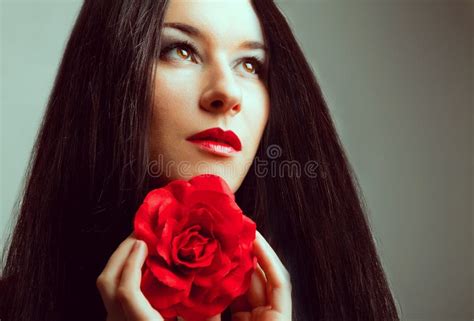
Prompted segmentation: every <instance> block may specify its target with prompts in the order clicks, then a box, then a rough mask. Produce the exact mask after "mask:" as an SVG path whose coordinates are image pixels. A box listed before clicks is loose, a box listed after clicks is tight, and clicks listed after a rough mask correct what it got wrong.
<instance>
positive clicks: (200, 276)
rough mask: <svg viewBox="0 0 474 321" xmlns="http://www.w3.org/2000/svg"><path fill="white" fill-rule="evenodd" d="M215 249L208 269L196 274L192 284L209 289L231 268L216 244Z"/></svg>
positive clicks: (230, 264) (230, 263)
mask: <svg viewBox="0 0 474 321" xmlns="http://www.w3.org/2000/svg"><path fill="white" fill-rule="evenodd" d="M216 244H217V249H216V251H215V254H214V259H213V261H212V263H211V264H210V265H209V267H208V268H205V269H203V270H200V271H199V272H196V274H195V275H194V281H193V282H194V284H196V285H198V286H201V287H211V286H214V285H215V284H217V282H219V280H221V279H222V278H223V277H225V276H226V275H227V273H229V271H230V270H231V268H232V262H231V261H230V259H229V258H228V257H227V256H226V255H224V254H223V253H222V251H221V249H220V245H219V243H217V242H216Z"/></svg>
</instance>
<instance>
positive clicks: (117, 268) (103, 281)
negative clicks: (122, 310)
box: [96, 236, 134, 311]
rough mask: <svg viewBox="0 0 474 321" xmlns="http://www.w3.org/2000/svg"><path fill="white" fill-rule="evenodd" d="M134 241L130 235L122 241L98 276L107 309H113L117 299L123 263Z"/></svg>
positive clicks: (97, 283)
mask: <svg viewBox="0 0 474 321" xmlns="http://www.w3.org/2000/svg"><path fill="white" fill-rule="evenodd" d="M133 242H134V239H133V238H131V237H130V236H129V237H127V238H126V239H125V240H124V241H122V243H120V245H119V246H118V248H117V249H116V250H115V251H114V253H113V254H112V256H111V257H110V258H109V260H108V261H107V264H106V265H105V268H104V269H103V270H102V272H101V273H100V275H99V276H98V277H97V281H96V285H97V288H98V290H99V292H100V293H101V296H102V300H103V301H104V305H105V306H106V308H107V311H111V307H112V305H113V301H114V300H115V292H116V286H117V283H118V281H119V280H120V274H121V272H122V268H123V264H124V263H125V260H126V259H127V257H128V255H129V253H130V251H131V249H132V247H133Z"/></svg>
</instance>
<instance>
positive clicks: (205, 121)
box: [150, 0, 270, 192]
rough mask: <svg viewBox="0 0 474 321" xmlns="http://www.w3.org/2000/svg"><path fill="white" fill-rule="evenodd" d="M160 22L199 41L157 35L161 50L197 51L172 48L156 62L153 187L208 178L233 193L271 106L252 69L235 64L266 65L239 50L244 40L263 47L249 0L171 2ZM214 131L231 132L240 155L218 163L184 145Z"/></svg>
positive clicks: (169, 32)
mask: <svg viewBox="0 0 474 321" xmlns="http://www.w3.org/2000/svg"><path fill="white" fill-rule="evenodd" d="M229 21H232V23H229ZM164 22H165V23H168V22H181V23H186V24H188V25H192V26H194V27H196V28H198V29H199V30H200V31H201V32H202V34H203V36H202V37H194V36H188V35H186V34H185V33H182V32H180V31H179V30H177V29H174V28H170V27H164V28H163V31H162V37H163V38H162V44H161V49H165V47H166V46H167V45H168V44H170V43H173V42H174V41H175V40H187V41H189V42H191V43H192V44H193V45H195V46H196V49H197V52H192V50H190V49H186V48H183V47H179V48H174V49H172V50H171V51H169V52H167V53H166V54H165V55H164V56H163V57H160V59H157V60H156V62H155V71H156V82H155V84H156V85H155V96H154V106H153V110H152V112H153V116H152V124H151V133H150V135H151V136H150V141H151V147H150V149H151V156H152V159H153V160H155V161H156V162H158V164H160V166H161V168H162V169H163V171H162V175H160V176H159V177H158V178H156V181H157V183H158V182H160V183H163V181H170V180H174V179H185V180H188V179H190V178H191V177H193V176H196V175H198V174H202V173H211V174H216V175H219V176H221V177H223V178H224V179H225V180H226V182H227V183H228V184H229V186H230V187H231V189H232V191H233V192H236V191H237V189H238V187H239V186H240V185H241V183H242V181H243V179H244V178H245V175H246V174H247V172H248V169H249V167H250V165H251V163H252V161H253V160H254V157H255V154H256V151H257V147H258V144H259V142H260V140H261V137H262V134H263V131H264V129H265V125H266V123H267V120H268V114H269V108H270V106H269V96H268V91H267V88H266V86H265V84H264V81H263V79H262V78H261V77H259V75H258V73H256V72H257V69H256V67H257V66H256V64H254V63H253V62H252V61H249V60H248V59H247V60H245V61H239V60H240V59H241V58H246V57H248V56H257V57H258V58H261V59H262V60H264V59H265V57H266V56H265V52H264V51H263V50H259V49H238V47H239V45H240V44H241V43H242V42H244V41H247V40H252V41H259V42H261V43H264V38H263V34H262V30H261V27H260V22H259V20H258V18H257V16H256V15H255V12H254V10H253V8H252V7H251V4H250V2H248V1H247V0H221V1H215V0H201V1H181V0H178V1H176V0H172V1H171V2H170V4H169V7H168V8H167V11H166V13H165V19H164ZM235 26H239V28H235ZM219 104H220V105H219ZM212 127H221V128H222V129H223V130H232V131H233V132H234V133H235V134H237V136H238V137H239V138H240V141H241V143H242V150H241V151H240V152H238V153H237V154H235V155H234V156H232V157H223V156H217V155H214V154H210V153H208V152H205V151H202V150H200V149H199V148H198V146H196V145H195V144H192V143H190V142H188V141H186V138H187V137H189V136H191V135H193V134H195V133H198V132H200V131H202V130H205V129H208V128H212ZM160 160H161V161H160ZM153 176H158V175H153Z"/></svg>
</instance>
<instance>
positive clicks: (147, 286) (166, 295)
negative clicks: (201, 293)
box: [140, 269, 190, 312]
mask: <svg viewBox="0 0 474 321" xmlns="http://www.w3.org/2000/svg"><path fill="white" fill-rule="evenodd" d="M140 289H141V290H142V292H143V294H144V295H145V296H146V298H147V299H148V301H149V302H150V303H151V305H152V306H153V307H154V308H155V309H163V308H169V307H170V306H172V305H174V304H177V303H179V302H181V301H182V300H183V299H184V298H185V297H188V296H189V290H190V289H187V290H176V289H173V288H170V287H169V286H166V285H165V284H163V283H161V282H159V281H158V280H157V279H156V278H155V276H154V275H153V274H152V272H151V271H150V270H149V269H146V270H145V272H144V273H143V275H142V280H141V285H140ZM160 312H161V311H160Z"/></svg>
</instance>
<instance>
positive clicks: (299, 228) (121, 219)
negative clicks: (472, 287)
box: [0, 0, 399, 321]
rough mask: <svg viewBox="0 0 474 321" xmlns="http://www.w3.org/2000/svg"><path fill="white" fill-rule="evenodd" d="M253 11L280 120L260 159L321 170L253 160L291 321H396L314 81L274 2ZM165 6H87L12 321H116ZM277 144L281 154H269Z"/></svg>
mask: <svg viewBox="0 0 474 321" xmlns="http://www.w3.org/2000/svg"><path fill="white" fill-rule="evenodd" d="M252 4H253V6H254V9H255V11H256V14H257V15H258V17H259V19H260V21H261V25H262V28H263V32H264V36H265V41H266V43H267V45H268V47H269V49H270V60H269V65H268V74H267V75H266V80H265V81H266V84H267V86H268V89H269V93H270V106H271V112H270V117H269V122H268V124H267V127H266V129H265V132H264V136H263V138H262V141H261V143H260V146H259V149H258V153H257V157H256V158H258V159H259V160H261V161H268V162H272V164H273V165H276V167H278V168H281V165H282V164H283V163H284V162H285V161H289V160H291V161H296V162H297V163H298V164H300V165H301V164H306V163H307V162H310V161H313V162H316V163H317V164H318V167H317V169H318V170H317V175H305V174H302V175H298V176H296V175H271V173H267V174H266V175H260V174H259V173H258V172H257V170H256V166H255V163H254V164H253V165H252V167H251V168H250V169H249V172H248V174H247V176H246V178H245V180H244V182H243V183H242V185H241V187H240V188H239V190H238V191H237V192H236V197H237V201H238V203H239V205H241V207H242V209H243V210H244V212H245V213H246V214H247V215H248V216H250V217H251V218H253V219H254V220H255V222H256V223H257V226H258V228H259V230H260V231H261V233H262V234H263V235H264V236H265V238H266V239H267V240H269V241H270V244H271V245H272V247H273V248H274V249H275V250H276V251H277V253H278V254H279V256H280V258H281V259H282V261H283V263H284V264H285V266H286V267H287V268H288V270H289V272H290V275H291V277H292V285H293V294H292V295H293V321H306V320H308V321H313V320H364V321H368V320H377V321H378V320H398V319H399V317H398V313H397V309H396V306H395V303H394V300H393V297H392V294H391V292H390V288H389V286H388V283H387V280H386V278H385V275H384V272H383V269H382V267H381V264H380V260H379V258H378V255H377V251H376V247H375V244H374V240H373V237H372V233H371V230H370V227H369V222H368V221H367V217H366V214H365V212H366V210H365V208H364V207H365V206H364V201H363V197H362V193H361V191H360V188H359V187H358V183H357V180H356V178H355V175H354V174H353V171H352V169H351V167H350V165H349V162H348V160H347V157H346V155H345V152H344V150H343V147H342V144H341V142H340V140H339V137H338V135H337V133H336V131H335V127H334V124H333V122H332V120H331V117H330V114H329V111H328V108H327V105H326V103H325V101H324V99H323V95H322V93H321V90H320V87H319V85H318V83H317V81H316V78H315V75H314V74H313V72H312V71H311V68H310V67H309V65H308V63H307V61H306V59H305V57H304V55H303V53H302V51H301V49H300V47H299V45H298V44H297V41H296V40H295V38H294V36H293V34H292V32H291V29H290V27H289V26H288V23H287V21H286V19H285V17H284V16H283V15H282V13H281V12H280V11H279V9H278V8H277V7H276V5H275V4H274V3H273V1H272V0H254V1H252ZM166 5H167V1H166V0H163V1H157V0H147V1H136V0H127V1H93V0H86V1H85V2H84V4H83V5H82V8H81V11H80V13H79V16H78V18H77V20H76V23H75V25H74V28H73V30H72V33H71V36H70V39H69V41H68V43H67V46H66V49H65V52H64V56H63V59H62V61H61V64H60V68H59V71H58V74H57V77H56V80H55V83H54V87H53V90H52V92H51V95H50V97H49V101H48V105H47V110H46V113H45V115H44V118H43V121H42V124H41V127H40V131H39V133H38V137H37V140H36V142H35V145H34V149H33V151H32V154H31V159H30V162H29V166H28V170H27V173H26V176H25V180H24V182H25V183H24V184H25V185H24V189H23V193H22V194H21V195H19V200H18V202H17V206H16V207H15V210H14V214H15V217H14V218H15V220H16V225H15V228H14V230H13V232H12V233H11V238H10V239H9V240H8V241H7V244H8V243H11V244H10V245H9V247H8V246H7V247H5V249H4V253H3V257H2V266H3V265H4V269H3V272H2V287H1V294H2V298H1V300H0V302H1V303H0V304H2V306H1V311H2V313H3V315H2V316H1V317H2V320H18V321H19V320H25V321H26V320H51V321H52V320H102V321H103V320H105V316H106V311H105V308H104V306H103V304H102V300H101V298H100V295H99V293H98V291H97V289H96V285H95V281H96V278H97V276H98V275H99V274H100V272H101V271H102V269H103V268H104V266H105V264H106V262H107V260H108V258H109V257H110V255H111V254H112V252H113V251H114V250H115V249H116V247H117V246H118V244H119V243H120V242H121V241H122V240H123V239H125V238H126V237H127V236H128V235H129V234H130V233H131V231H132V221H133V216H134V214H135V211H136V209H137V208H138V206H139V204H140V203H141V201H142V200H143V197H144V196H145V195H146V193H147V192H148V191H149V190H150V188H151V187H152V184H151V180H150V178H149V175H148V164H149V163H150V159H149V155H148V137H147V133H148V129H149V118H150V113H151V111H150V105H151V101H152V97H153V82H154V77H153V68H152V67H153V61H154V59H155V58H156V57H158V54H159V48H160V30H161V29H160V28H161V25H162V21H163V16H164V12H165V9H166ZM272 146H273V147H276V148H277V149H278V150H277V151H278V153H279V154H278V157H274V155H270V154H269V153H268V150H269V148H270V147H272ZM155 187H156V186H155ZM7 249H8V250H7ZM3 263H4V264H3ZM226 312H228V311H226Z"/></svg>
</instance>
